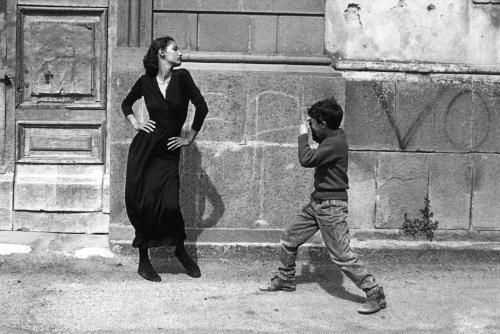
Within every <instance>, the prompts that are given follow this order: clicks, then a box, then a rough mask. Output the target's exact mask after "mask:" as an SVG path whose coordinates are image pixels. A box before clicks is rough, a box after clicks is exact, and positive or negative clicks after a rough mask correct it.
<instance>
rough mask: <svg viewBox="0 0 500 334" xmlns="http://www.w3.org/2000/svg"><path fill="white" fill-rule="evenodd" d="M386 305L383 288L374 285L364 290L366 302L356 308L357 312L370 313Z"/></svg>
mask: <svg viewBox="0 0 500 334" xmlns="http://www.w3.org/2000/svg"><path fill="white" fill-rule="evenodd" d="M386 307H387V302H386V301H385V294H384V289H383V288H382V287H381V286H375V287H374V288H373V289H370V290H368V291H367V292H366V303H364V304H363V306H361V307H360V308H359V309H358V312H359V313H361V314H372V313H375V312H378V311H380V310H381V309H383V308H386Z"/></svg>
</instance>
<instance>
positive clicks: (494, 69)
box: [332, 0, 500, 75]
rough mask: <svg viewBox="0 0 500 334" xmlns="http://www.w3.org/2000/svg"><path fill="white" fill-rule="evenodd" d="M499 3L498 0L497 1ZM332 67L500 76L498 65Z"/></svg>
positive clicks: (351, 63) (345, 63)
mask: <svg viewBox="0 0 500 334" xmlns="http://www.w3.org/2000/svg"><path fill="white" fill-rule="evenodd" d="M499 1H500V0H499ZM332 65H333V67H334V68H335V69H336V70H337V71H374V72H405V73H419V74H431V73H445V74H448V73H449V74H487V75H498V74H500V66H499V65H467V64H450V63H448V64H447V63H412V62H389V61H387V62H385V61H363V60H360V61H357V60H334V61H333V64H332Z"/></svg>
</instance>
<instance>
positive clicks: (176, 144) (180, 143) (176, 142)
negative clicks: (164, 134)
mask: <svg viewBox="0 0 500 334" xmlns="http://www.w3.org/2000/svg"><path fill="white" fill-rule="evenodd" d="M190 144H191V141H190V140H189V139H188V138H182V137H172V138H168V144H167V148H168V149H169V150H175V149H178V148H181V147H185V146H189V145H190Z"/></svg>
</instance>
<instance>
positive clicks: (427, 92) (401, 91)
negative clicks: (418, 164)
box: [392, 81, 443, 151]
mask: <svg viewBox="0 0 500 334" xmlns="http://www.w3.org/2000/svg"><path fill="white" fill-rule="evenodd" d="M442 93H443V92H442V90H440V89H439V85H437V84H433V83H416V82H399V81H398V82H396V102H395V103H396V112H395V117H394V119H393V120H392V123H393V124H394V132H395V135H396V139H397V140H398V145H399V147H400V149H401V150H403V151H433V150H435V131H434V128H435V117H434V113H435V110H436V106H437V104H438V102H439V99H440V98H441V95H442Z"/></svg>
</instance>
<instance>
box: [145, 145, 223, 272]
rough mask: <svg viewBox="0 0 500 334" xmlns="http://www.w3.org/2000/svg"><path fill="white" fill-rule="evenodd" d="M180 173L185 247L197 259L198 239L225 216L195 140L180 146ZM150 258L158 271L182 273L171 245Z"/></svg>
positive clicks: (156, 250)
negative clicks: (185, 235)
mask: <svg viewBox="0 0 500 334" xmlns="http://www.w3.org/2000/svg"><path fill="white" fill-rule="evenodd" d="M179 172H180V182H181V187H180V194H179V195H180V206H181V211H182V214H183V217H184V221H185V223H186V234H187V240H186V243H185V247H186V250H187V252H188V253H189V255H190V256H191V257H192V259H193V260H194V261H195V262H198V258H199V254H200V250H199V249H198V246H197V245H198V238H199V236H200V234H201V233H203V230H204V229H207V228H211V227H214V226H216V225H217V223H218V221H219V220H220V219H221V218H222V216H223V215H224V211H225V207H224V202H223V201H222V198H221V196H220V195H219V193H218V192H217V189H216V188H215V186H214V185H213V183H212V181H211V180H210V178H209V176H208V175H207V173H206V172H205V170H204V169H203V167H202V165H201V153H200V150H199V148H198V146H197V144H196V142H194V143H193V144H191V145H189V146H187V147H185V148H184V149H183V152H182V156H181V165H180V167H179ZM151 260H152V261H153V265H154V266H155V268H157V271H158V272H159V273H170V274H184V273H185V269H184V268H183V267H182V265H181V263H180V262H179V261H178V260H177V258H176V257H175V255H174V247H160V248H156V249H154V250H153V252H152V254H151ZM202 274H203V273H202Z"/></svg>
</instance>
